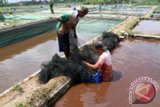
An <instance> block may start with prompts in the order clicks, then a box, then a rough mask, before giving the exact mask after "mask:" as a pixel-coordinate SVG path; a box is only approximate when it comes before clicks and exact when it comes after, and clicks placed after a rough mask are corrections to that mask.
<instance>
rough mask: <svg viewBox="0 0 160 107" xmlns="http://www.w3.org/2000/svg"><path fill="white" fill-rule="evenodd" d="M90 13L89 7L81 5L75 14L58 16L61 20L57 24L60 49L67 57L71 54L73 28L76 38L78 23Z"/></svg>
mask: <svg viewBox="0 0 160 107" xmlns="http://www.w3.org/2000/svg"><path fill="white" fill-rule="evenodd" d="M86 14H88V8H86V7H80V8H79V9H78V10H77V11H76V12H75V11H74V13H73V14H71V15H70V14H64V15H62V16H60V17H58V18H57V20H58V21H59V22H58V23H57V26H56V31H57V36H58V44H59V51H60V52H64V54H65V56H66V58H68V57H69V56H70V43H69V32H70V30H71V29H72V30H73V31H74V38H75V39H77V34H76V25H77V23H78V21H79V18H81V17H84V16H85V15H86Z"/></svg>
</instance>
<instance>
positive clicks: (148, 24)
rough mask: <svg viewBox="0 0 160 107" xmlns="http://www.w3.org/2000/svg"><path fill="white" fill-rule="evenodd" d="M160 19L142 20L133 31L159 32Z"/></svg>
mask: <svg viewBox="0 0 160 107" xmlns="http://www.w3.org/2000/svg"><path fill="white" fill-rule="evenodd" d="M159 28H160V21H157V20H143V21H140V22H139V23H138V25H137V26H136V27H135V28H134V29H133V31H135V32H142V33H149V34H160V29H159Z"/></svg>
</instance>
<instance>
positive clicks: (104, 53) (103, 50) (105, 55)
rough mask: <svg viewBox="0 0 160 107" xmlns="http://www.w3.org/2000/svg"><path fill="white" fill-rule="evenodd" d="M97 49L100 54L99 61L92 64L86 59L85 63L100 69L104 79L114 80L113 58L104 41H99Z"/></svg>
mask: <svg viewBox="0 0 160 107" xmlns="http://www.w3.org/2000/svg"><path fill="white" fill-rule="evenodd" d="M95 49H96V51H97V53H98V54H99V55H100V56H99V58H98V60H97V62H96V63H95V64H90V63H88V62H86V61H83V63H84V64H85V65H86V66H88V67H89V68H92V69H94V70H96V71H97V70H100V71H101V76H102V80H103V81H111V80H112V59H111V54H110V52H109V50H107V47H105V46H104V45H103V44H102V42H100V41H99V42H97V44H96V45H95Z"/></svg>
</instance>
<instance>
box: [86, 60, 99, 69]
mask: <svg viewBox="0 0 160 107" xmlns="http://www.w3.org/2000/svg"><path fill="white" fill-rule="evenodd" d="M83 63H84V64H85V65H86V66H87V67H89V68H91V69H94V70H96V69H97V68H98V62H97V63H96V64H90V63H89V62H87V61H83Z"/></svg>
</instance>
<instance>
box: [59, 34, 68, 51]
mask: <svg viewBox="0 0 160 107" xmlns="http://www.w3.org/2000/svg"><path fill="white" fill-rule="evenodd" d="M57 36H58V45H59V51H60V52H64V51H68V52H69V51H70V43H69V33H58V32H57Z"/></svg>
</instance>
